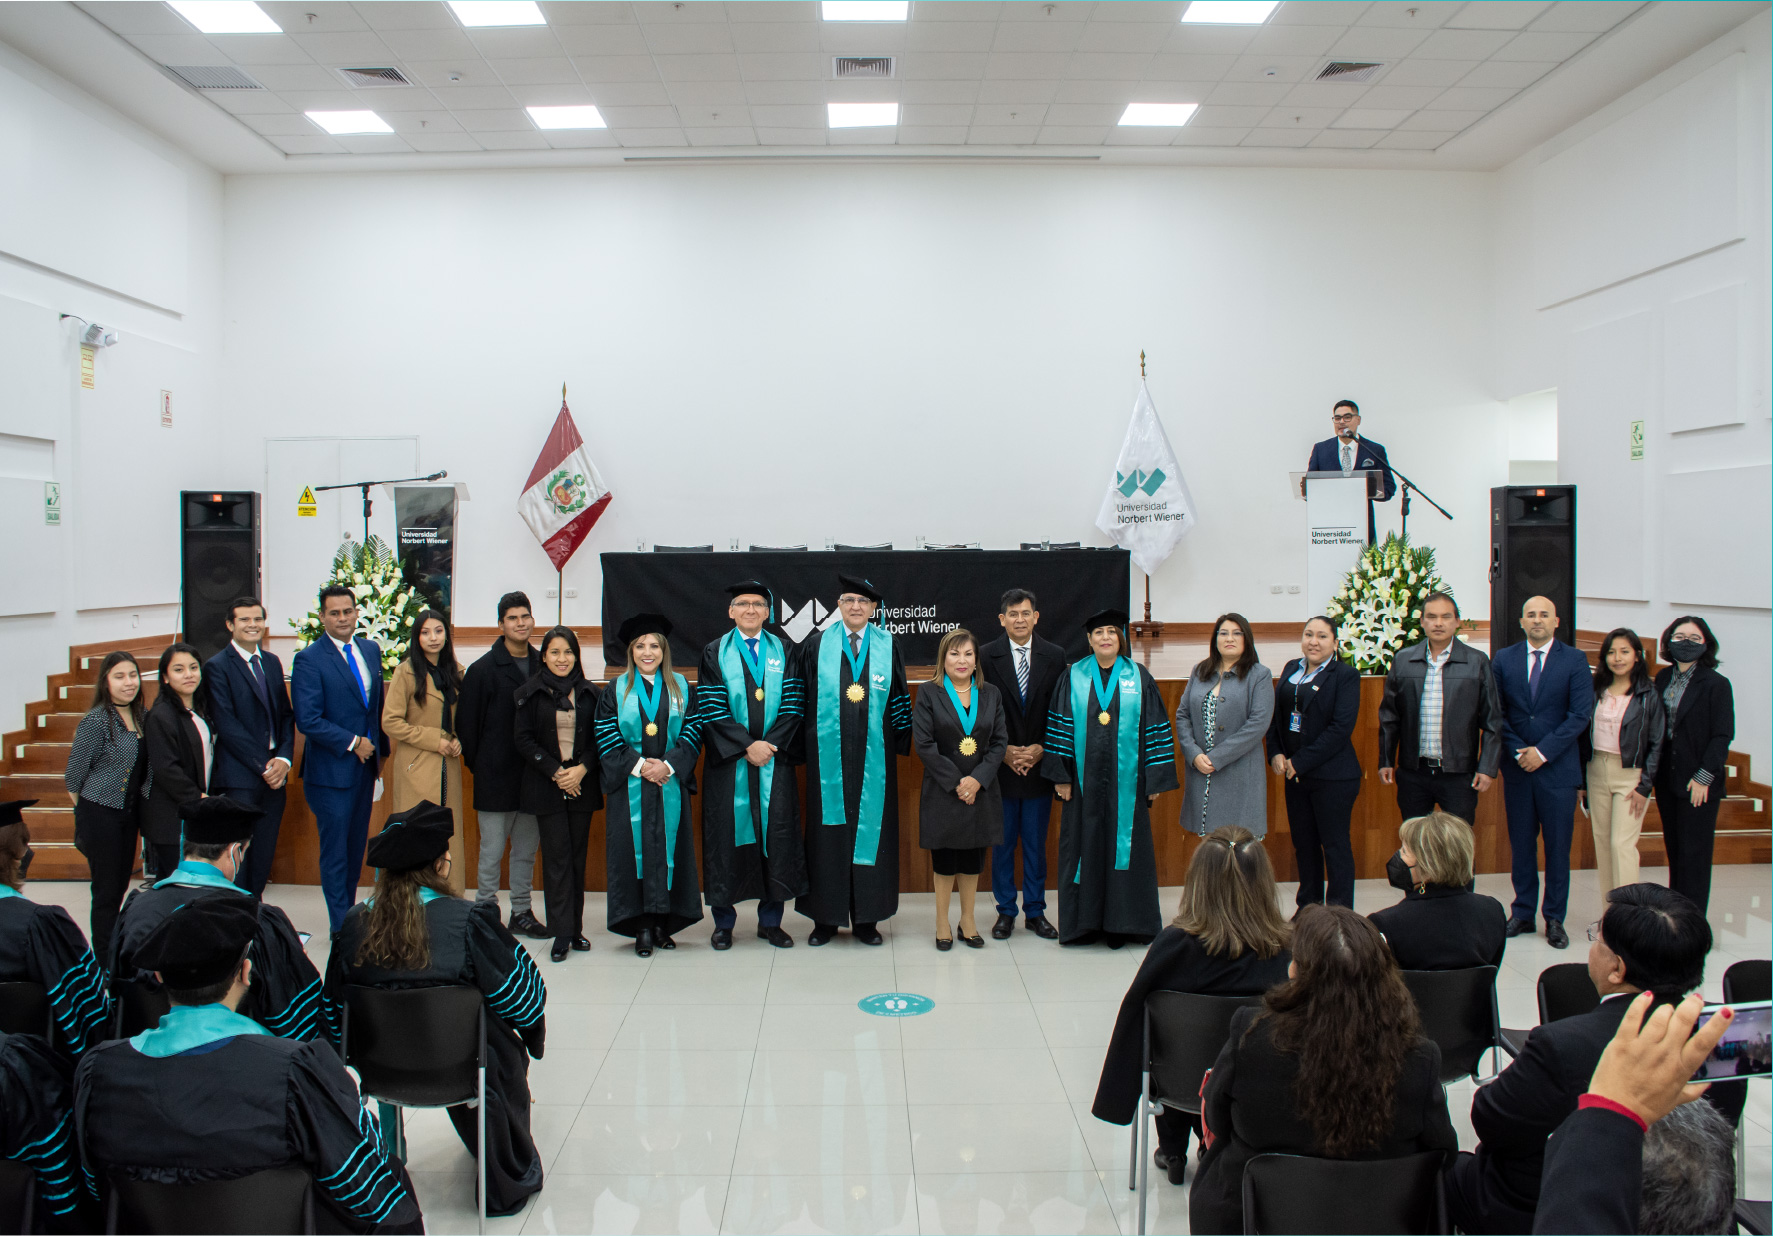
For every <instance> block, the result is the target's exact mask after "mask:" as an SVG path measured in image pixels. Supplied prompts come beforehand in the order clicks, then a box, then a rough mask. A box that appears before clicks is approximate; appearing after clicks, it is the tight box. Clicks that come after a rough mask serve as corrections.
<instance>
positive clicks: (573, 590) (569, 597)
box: [566, 588, 579, 601]
mask: <svg viewBox="0 0 1773 1236" xmlns="http://www.w3.org/2000/svg"><path fill="white" fill-rule="evenodd" d="M578 595H579V590H578V589H577V588H568V589H567V590H566V599H567V600H569V601H570V600H572V599H573V598H574V597H576V596H578Z"/></svg>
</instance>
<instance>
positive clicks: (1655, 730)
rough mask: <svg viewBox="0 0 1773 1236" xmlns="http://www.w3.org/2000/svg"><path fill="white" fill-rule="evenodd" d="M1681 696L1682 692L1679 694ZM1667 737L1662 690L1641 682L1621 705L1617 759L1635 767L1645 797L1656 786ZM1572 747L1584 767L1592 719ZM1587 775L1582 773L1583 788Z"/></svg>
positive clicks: (1597, 707) (1591, 751) (1597, 702)
mask: <svg viewBox="0 0 1773 1236" xmlns="http://www.w3.org/2000/svg"><path fill="white" fill-rule="evenodd" d="M1603 698H1604V697H1603V696H1602V695H1596V696H1595V697H1594V710H1595V713H1596V714H1597V715H1598V714H1599V713H1600V711H1601V700H1602V699H1603ZM1682 698H1683V699H1684V698H1685V697H1684V696H1683V697H1682ZM1666 737H1668V717H1667V715H1666V714H1665V713H1664V711H1663V708H1662V692H1660V691H1658V690H1657V689H1656V686H1655V684H1653V683H1649V682H1645V683H1641V684H1640V685H1639V686H1638V688H1637V689H1636V690H1634V691H1632V693H1631V698H1630V701H1629V702H1628V703H1627V704H1626V705H1625V716H1623V717H1622V718H1620V721H1619V763H1620V765H1621V766H1622V767H1625V768H1635V769H1637V770H1638V793H1640V794H1642V795H1643V796H1644V797H1645V798H1648V797H1650V794H1651V793H1652V791H1653V790H1654V788H1655V786H1656V770H1657V769H1658V768H1660V767H1662V745H1663V742H1662V740H1663V739H1665V738H1666ZM1576 750H1577V754H1578V756H1579V758H1580V759H1581V760H1582V767H1583V768H1584V769H1585V770H1586V769H1587V768H1588V764H1589V761H1590V760H1592V759H1594V722H1593V721H1590V722H1589V723H1588V728H1587V729H1585V730H1583V731H1582V733H1580V734H1578V735H1577V736H1576ZM1587 780H1588V777H1587V773H1586V772H1585V773H1584V774H1583V781H1584V788H1585V789H1586V788H1587V786H1586V783H1587Z"/></svg>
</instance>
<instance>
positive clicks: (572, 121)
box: [524, 103, 609, 129]
mask: <svg viewBox="0 0 1773 1236" xmlns="http://www.w3.org/2000/svg"><path fill="white" fill-rule="evenodd" d="M524 110H525V111H527V112H528V113H529V118H530V119H531V120H533V121H535V122H536V128H538V129H607V128H608V127H609V126H608V125H606V124H605V123H604V122H603V113H602V112H600V111H598V110H597V109H596V108H595V107H593V106H591V104H589V103H584V104H575V105H572V106H569V107H527V108H525V109H524Z"/></svg>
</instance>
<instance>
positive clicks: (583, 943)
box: [573, 936, 591, 953]
mask: <svg viewBox="0 0 1773 1236" xmlns="http://www.w3.org/2000/svg"><path fill="white" fill-rule="evenodd" d="M590 951H591V941H589V940H587V939H586V938H585V937H584V936H574V937H573V952H575V953H589V952H590Z"/></svg>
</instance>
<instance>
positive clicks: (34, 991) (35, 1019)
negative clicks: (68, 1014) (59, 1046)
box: [0, 982, 54, 1041]
mask: <svg viewBox="0 0 1773 1236" xmlns="http://www.w3.org/2000/svg"><path fill="white" fill-rule="evenodd" d="M53 1029H54V1026H53V1023H52V1022H51V1021H50V1017H49V990H48V989H47V988H46V987H44V986H43V984H42V983H23V982H20V983H0V1033H4V1034H41V1035H43V1036H44V1037H46V1038H50V1039H51V1041H53V1035H52V1033H51V1032H52V1030H53Z"/></svg>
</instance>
